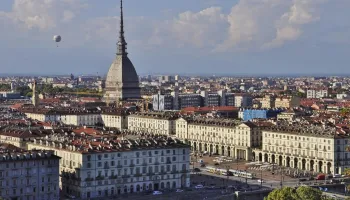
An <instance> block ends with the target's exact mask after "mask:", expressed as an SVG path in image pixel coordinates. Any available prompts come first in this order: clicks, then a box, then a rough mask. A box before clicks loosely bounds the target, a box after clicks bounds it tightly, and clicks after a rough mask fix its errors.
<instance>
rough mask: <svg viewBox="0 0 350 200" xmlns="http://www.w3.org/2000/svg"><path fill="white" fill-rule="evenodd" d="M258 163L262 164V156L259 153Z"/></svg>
mask: <svg viewBox="0 0 350 200" xmlns="http://www.w3.org/2000/svg"><path fill="white" fill-rule="evenodd" d="M259 161H261V162H262V154H261V153H259Z"/></svg>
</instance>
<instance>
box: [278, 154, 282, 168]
mask: <svg viewBox="0 0 350 200" xmlns="http://www.w3.org/2000/svg"><path fill="white" fill-rule="evenodd" d="M278 162H279V163H278V165H280V166H282V156H278Z"/></svg>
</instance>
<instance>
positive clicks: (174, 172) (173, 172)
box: [171, 170, 179, 174]
mask: <svg viewBox="0 0 350 200" xmlns="http://www.w3.org/2000/svg"><path fill="white" fill-rule="evenodd" d="M171 173H172V174H177V173H179V172H178V171H176V170H173V171H171Z"/></svg>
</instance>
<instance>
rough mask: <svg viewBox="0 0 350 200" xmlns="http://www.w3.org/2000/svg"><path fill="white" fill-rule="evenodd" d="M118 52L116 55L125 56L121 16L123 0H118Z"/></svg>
mask: <svg viewBox="0 0 350 200" xmlns="http://www.w3.org/2000/svg"><path fill="white" fill-rule="evenodd" d="M117 44H118V52H117V55H123V56H126V55H127V54H128V53H127V52H126V45H127V43H126V41H125V37H124V18H123V0H120V29H119V41H118V43H117Z"/></svg>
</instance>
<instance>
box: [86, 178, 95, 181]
mask: <svg viewBox="0 0 350 200" xmlns="http://www.w3.org/2000/svg"><path fill="white" fill-rule="evenodd" d="M93 180H94V178H86V179H85V181H93Z"/></svg>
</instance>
